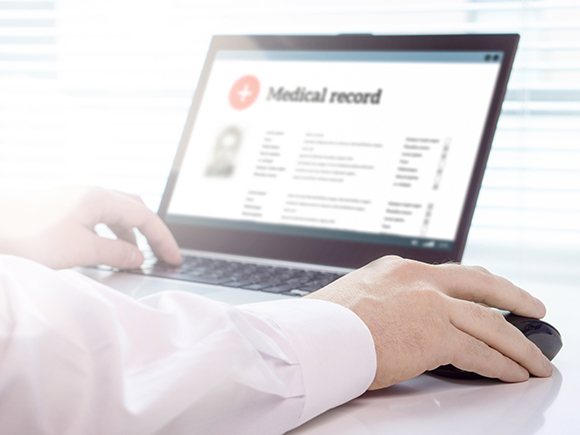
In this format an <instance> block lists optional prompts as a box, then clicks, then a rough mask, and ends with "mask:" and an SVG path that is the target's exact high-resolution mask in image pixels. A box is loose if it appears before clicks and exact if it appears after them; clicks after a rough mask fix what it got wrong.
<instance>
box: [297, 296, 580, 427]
mask: <svg viewBox="0 0 580 435" xmlns="http://www.w3.org/2000/svg"><path fill="white" fill-rule="evenodd" d="M522 286H523V285H522ZM523 287H525V288H531V287H532V285H530V286H527V287H526V286H523ZM533 287H534V291H533V293H534V295H535V296H537V297H539V298H540V299H541V300H542V301H543V302H544V303H545V304H546V305H547V307H548V315H547V316H546V318H545V320H546V321H548V322H549V323H552V324H553V325H554V326H555V327H556V328H557V329H558V331H559V332H560V333H561V335H562V338H563V341H564V347H563V348H562V350H561V351H560V353H559V354H558V355H557V356H556V357H555V358H554V361H553V364H554V374H553V376H552V377H551V378H548V379H539V378H532V379H530V380H529V381H528V382H524V383H520V384H504V383H501V382H496V381H486V380H478V381H460V380H451V379H443V378H437V377H435V376H431V375H421V376H419V377H418V378H415V379H412V380H410V381H407V382H403V383H401V384H398V385H394V386H392V387H390V388H387V389H385V390H382V391H374V392H367V393H366V394H364V395H362V396H361V397H359V398H358V399H355V400H353V401H351V402H349V403H347V404H345V405H342V406H340V407H338V408H335V409H333V410H330V411H328V412H326V413H324V414H322V415H321V416H319V417H317V418H315V419H314V420H311V421H310V422H308V423H306V424H305V425H303V426H301V427H299V428H297V429H295V430H294V431H291V432H289V434H291V435H368V434H389V435H395V434H405V435H413V434H424V433H429V434H430V435H436V434H445V435H450V434H470V435H476V434H485V435H488V434H493V433H505V434H509V435H518V434H526V435H529V434H550V435H553V434H558V435H560V434H580V330H578V326H579V320H580V310H579V308H580V291H579V290H578V289H577V288H566V287H560V288H539V289H538V288H536V286H533Z"/></svg>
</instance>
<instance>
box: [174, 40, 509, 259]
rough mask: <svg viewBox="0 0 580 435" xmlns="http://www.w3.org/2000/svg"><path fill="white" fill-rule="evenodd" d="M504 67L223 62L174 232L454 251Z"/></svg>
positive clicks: (412, 58)
mask: <svg viewBox="0 0 580 435" xmlns="http://www.w3.org/2000/svg"><path fill="white" fill-rule="evenodd" d="M503 56H504V53H503V52H502V51H482V50H477V51H444V50H443V51H433V50H430V51H421V50H413V51H388V50H387V51H376V50H375V51H348V50H345V51H339V50H332V51H324V50H320V51H313V50H307V51H304V50H287V49H285V50H227V49H226V50H219V51H217V52H216V53H215V56H214V58H213V63H212V64H211V68H210V69H209V74H208V75H207V79H206V82H205V86H204V88H203V89H202V90H201V91H202V93H201V94H200V97H199V98H200V100H199V103H198V104H199V107H198V108H197V114H196V117H195V123H194V124H193V127H192V130H191V133H190V135H189V138H188V139H187V146H186V147H185V148H184V150H183V151H182V152H183V154H182V156H181V161H180V167H179V172H178V174H177V175H176V178H175V180H174V185H173V194H172V196H171V198H170V200H169V202H168V203H167V204H166V207H167V209H166V216H165V220H166V222H168V223H169V224H178V225H194V226H196V227H202V228H224V229H230V230H236V231H237V230H240V231H250V232H253V233H268V234H281V235H289V236H301V237H309V238H316V239H332V240H341V241H352V242H362V243H365V244H380V245H389V246H401V247H418V248H424V249H436V250H439V251H451V250H452V249H453V248H454V243H455V238H456V234H457V232H458V225H459V223H460V219H461V216H462V212H463V210H464V204H465V199H466V195H467V194H468V188H469V186H470V182H471V180H472V174H473V170H474V165H475V164H476V159H477V156H478V151H479V148H480V143H481V141H482V135H483V133H484V128H485V126H486V121H487V119H488V112H489V109H490V104H491V102H492V97H493V95H494V91H495V89H496V82H497V80H498V75H499V72H500V67H501V65H502V60H503ZM198 91H199V90H198Z"/></svg>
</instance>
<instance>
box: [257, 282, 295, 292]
mask: <svg viewBox="0 0 580 435" xmlns="http://www.w3.org/2000/svg"><path fill="white" fill-rule="evenodd" d="M293 288H294V286H293V285H291V284H283V285H278V286H274V287H266V288H263V289H261V290H260V291H263V292H268V293H282V292H285V291H288V290H292V289H293Z"/></svg>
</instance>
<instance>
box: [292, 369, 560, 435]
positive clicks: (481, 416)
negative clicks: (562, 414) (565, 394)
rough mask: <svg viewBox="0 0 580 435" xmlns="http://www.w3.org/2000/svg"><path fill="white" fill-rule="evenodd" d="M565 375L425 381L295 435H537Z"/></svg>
mask: <svg viewBox="0 0 580 435" xmlns="http://www.w3.org/2000/svg"><path fill="white" fill-rule="evenodd" d="M561 385H562V375H561V373H560V372H559V371H558V370H557V369H556V370H554V374H553V376H552V377H551V378H548V379H539V378H534V379H530V381H529V382H524V383H519V384H504V383H500V382H498V381H493V380H472V381H465V380H464V381H461V380H444V379H440V378H436V377H435V376H432V375H421V376H419V377H418V378H415V379H411V380H410V381H407V382H404V383H401V384H398V385H394V386H392V387H390V388H387V389H385V390H381V391H371V392H368V393H366V394H364V395H363V396H362V397H360V398H358V399H356V400H354V401H352V402H350V403H347V404H346V405H343V406H341V407H339V408H336V409H333V410H331V411H329V412H327V413H325V414H324V415H322V416H320V417H319V418H317V419H315V420H313V421H311V422H309V423H307V424H306V425H304V426H302V427H300V428H298V429H296V430H294V431H292V432H290V433H291V434H292V435H307V434H308V435H310V434H316V435H342V434H345V435H346V434H348V435H367V434H369V435H370V434H385V433H388V434H400V433H401V434H403V433H404V434H424V433H426V432H427V433H429V434H445V435H449V434H463V433H465V434H467V433H469V434H486V435H487V434H490V433H496V431H497V429H498V428H501V431H502V433H506V434H510V435H511V434H518V433H522V434H523V433H526V434H532V433H537V431H538V429H539V428H541V427H542V426H543V425H544V416H543V414H544V411H545V410H546V409H548V408H549V407H550V405H551V404H552V403H553V402H554V400H555V398H556V397H557V396H558V392H559V391H560V388H561Z"/></svg>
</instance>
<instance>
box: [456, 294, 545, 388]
mask: <svg viewBox="0 0 580 435" xmlns="http://www.w3.org/2000/svg"><path fill="white" fill-rule="evenodd" d="M450 303H451V304H452V306H451V308H452V309H451V310H449V317H450V321H451V323H452V324H453V326H455V327H456V328H457V329H459V330H460V331H463V332H464V333H466V334H468V335H470V336H472V337H474V338H476V339H477V340H479V341H481V342H483V343H485V344H486V345H487V346H489V347H491V348H493V349H495V350H496V351H498V352H500V353H501V354H502V355H505V356H506V357H508V358H510V359H511V360H513V361H515V362H516V363H518V364H519V365H521V366H522V367H524V368H525V369H526V370H527V371H528V372H529V373H531V374H533V375H535V376H540V377H547V376H550V375H551V374H552V364H551V363H550V361H549V360H548V359H547V358H546V357H545V356H544V355H543V354H542V352H541V351H540V349H539V348H538V347H537V346H536V345H535V344H534V343H532V342H531V341H530V340H528V339H527V338H526V337H525V336H524V335H523V334H522V333H521V332H520V331H519V330H518V329H517V328H516V327H515V326H513V325H512V324H510V323H509V322H507V321H506V320H505V318H504V317H503V315H502V314H501V313H500V312H499V311H497V310H492V309H490V308H485V307H482V306H481V305H478V304H474V303H471V302H466V301H461V300H458V299H451V300H450Z"/></svg>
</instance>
